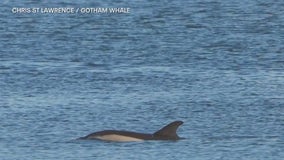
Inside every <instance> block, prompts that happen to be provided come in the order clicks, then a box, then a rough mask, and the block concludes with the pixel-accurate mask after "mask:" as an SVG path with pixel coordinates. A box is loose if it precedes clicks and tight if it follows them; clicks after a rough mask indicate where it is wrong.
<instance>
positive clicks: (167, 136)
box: [79, 121, 183, 142]
mask: <svg viewBox="0 0 284 160" xmlns="http://www.w3.org/2000/svg"><path fill="white" fill-rule="evenodd" d="M182 124H183V122H182V121H174V122H172V123H170V124H168V125H166V126H165V127H163V128H161V129H160V130H158V131H157V132H155V133H153V134H147V133H137V132H131V131H120V130H104V131H99V132H94V133H91V134H89V135H87V136H85V137H81V138H79V139H84V140H103V141H115V142H135V141H144V140H179V139H183V138H181V137H179V136H178V135H177V133H176V131H177V129H178V127H179V126H180V125H182Z"/></svg>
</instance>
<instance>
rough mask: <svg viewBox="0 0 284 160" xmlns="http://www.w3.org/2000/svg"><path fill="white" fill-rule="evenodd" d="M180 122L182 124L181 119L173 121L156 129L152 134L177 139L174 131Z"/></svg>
mask: <svg viewBox="0 0 284 160" xmlns="http://www.w3.org/2000/svg"><path fill="white" fill-rule="evenodd" d="M182 124H183V122H182V121H174V122H172V123H170V124H168V125H166V126H165V127H163V128H162V129H160V130H158V131H157V132H155V133H154V136H158V137H164V138H174V139H178V138H179V137H178V135H177V133H176V132H177V129H178V127H179V126H180V125H182Z"/></svg>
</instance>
